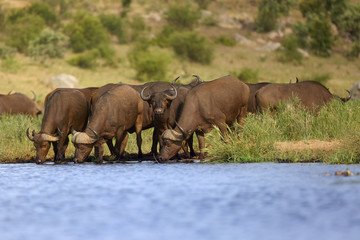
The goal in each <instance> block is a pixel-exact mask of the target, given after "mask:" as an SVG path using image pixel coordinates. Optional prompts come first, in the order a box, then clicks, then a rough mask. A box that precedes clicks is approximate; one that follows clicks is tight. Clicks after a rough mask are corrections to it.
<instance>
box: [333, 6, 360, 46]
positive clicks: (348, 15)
mask: <svg viewBox="0 0 360 240" xmlns="http://www.w3.org/2000/svg"><path fill="white" fill-rule="evenodd" d="M337 26H338V27H339V29H340V30H342V31H344V32H346V33H348V34H349V35H350V36H351V38H353V39H358V40H360V4H357V5H354V6H349V7H348V8H346V10H345V11H344V13H343V14H341V15H340V16H339V17H338V20H337Z"/></svg>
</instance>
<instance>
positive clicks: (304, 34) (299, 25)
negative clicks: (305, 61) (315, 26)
mask: <svg viewBox="0 0 360 240" xmlns="http://www.w3.org/2000/svg"><path fill="white" fill-rule="evenodd" d="M292 30H293V34H294V35H295V39H296V41H297V44H298V46H299V47H300V48H304V49H306V48H308V46H309V27H308V25H307V24H306V23H305V22H300V21H297V22H296V23H295V25H294V26H293V27H292Z"/></svg>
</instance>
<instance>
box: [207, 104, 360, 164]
mask: <svg viewBox="0 0 360 240" xmlns="http://www.w3.org/2000/svg"><path fill="white" fill-rule="evenodd" d="M295 106H296V107H295ZM314 139H315V140H321V141H330V142H334V141H337V142H339V144H340V147H338V148H334V149H330V150H314V151H310V150H309V149H304V150H298V151H296V150H293V151H283V150H281V149H277V148H276V143H278V142H297V141H306V140H314ZM207 142H208V144H207V150H208V154H209V157H210V158H211V159H213V160H214V161H225V162H258V161H277V160H287V161H291V162H296V161H304V160H305V161H314V160H317V161H319V160H320V161H324V162H328V163H359V162H360V144H359V143H360V101H350V102H347V103H345V104H344V103H342V102H341V101H339V100H333V101H331V102H330V103H329V104H328V105H326V106H324V107H322V108H321V109H319V110H318V111H317V112H310V111H308V110H306V109H305V108H303V107H301V106H297V100H294V101H293V102H291V103H281V104H280V105H279V107H278V110H277V111H276V112H274V113H271V112H265V113H264V114H257V115H254V114H249V116H248V117H247V118H246V119H245V121H244V125H243V127H240V126H238V125H236V126H235V128H234V129H233V130H229V134H228V136H226V137H225V138H224V141H221V136H220V132H219V130H215V131H212V133H211V134H210V136H209V137H208V138H207Z"/></svg>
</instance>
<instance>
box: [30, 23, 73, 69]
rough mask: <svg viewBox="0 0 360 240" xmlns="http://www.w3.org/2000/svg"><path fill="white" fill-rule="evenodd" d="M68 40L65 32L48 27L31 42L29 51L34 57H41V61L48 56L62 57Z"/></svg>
mask: <svg viewBox="0 0 360 240" xmlns="http://www.w3.org/2000/svg"><path fill="white" fill-rule="evenodd" d="M67 41H68V38H67V37H66V36H65V35H64V34H62V33H59V32H55V31H53V30H51V29H48V28H46V29H44V30H43V31H42V32H41V33H40V35H39V36H38V37H37V38H35V39H34V40H33V41H31V42H30V46H29V51H28V53H29V55H30V56H31V57H33V58H34V59H38V58H40V59H41V62H44V61H46V60H47V59H48V58H61V57H63V54H62V53H63V51H65V47H64V44H66V42H67Z"/></svg>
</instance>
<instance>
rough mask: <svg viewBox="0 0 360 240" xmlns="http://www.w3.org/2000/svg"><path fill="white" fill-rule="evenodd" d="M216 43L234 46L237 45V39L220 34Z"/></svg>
mask: <svg viewBox="0 0 360 240" xmlns="http://www.w3.org/2000/svg"><path fill="white" fill-rule="evenodd" d="M215 42H216V43H219V44H222V45H224V46H228V47H233V46H235V45H236V43H237V42H236V39H235V38H230V37H228V36H224V35H223V36H220V37H218V38H217V39H216V40H215Z"/></svg>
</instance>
